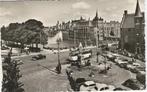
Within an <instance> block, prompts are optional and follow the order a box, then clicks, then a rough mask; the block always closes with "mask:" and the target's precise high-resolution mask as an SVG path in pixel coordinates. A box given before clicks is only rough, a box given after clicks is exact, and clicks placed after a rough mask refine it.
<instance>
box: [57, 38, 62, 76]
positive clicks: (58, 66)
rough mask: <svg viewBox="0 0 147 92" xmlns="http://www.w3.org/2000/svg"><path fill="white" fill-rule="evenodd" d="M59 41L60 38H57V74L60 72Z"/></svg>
mask: <svg viewBox="0 0 147 92" xmlns="http://www.w3.org/2000/svg"><path fill="white" fill-rule="evenodd" d="M60 42H61V39H57V45H58V64H57V67H56V71H57V73H58V74H60V73H61V69H62V67H61V63H60V48H59V45H60Z"/></svg>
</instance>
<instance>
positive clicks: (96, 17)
mask: <svg viewBox="0 0 147 92" xmlns="http://www.w3.org/2000/svg"><path fill="white" fill-rule="evenodd" d="M93 21H98V13H97V11H96V15H95V17H94V19H93Z"/></svg>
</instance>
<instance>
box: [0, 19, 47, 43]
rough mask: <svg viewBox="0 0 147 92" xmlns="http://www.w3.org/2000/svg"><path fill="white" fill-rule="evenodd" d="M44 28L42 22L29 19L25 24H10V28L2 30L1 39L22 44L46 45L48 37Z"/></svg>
mask: <svg viewBox="0 0 147 92" xmlns="http://www.w3.org/2000/svg"><path fill="white" fill-rule="evenodd" d="M43 28H44V26H43V24H42V22H40V21H37V20H35V19H29V20H27V21H26V22H24V23H10V24H9V26H8V27H5V26H3V27H2V28H1V34H2V35H1V37H2V39H3V40H5V41H12V42H19V43H21V44H33V43H36V44H38V43H41V44H46V43H47V35H46V34H45V32H44V31H43Z"/></svg>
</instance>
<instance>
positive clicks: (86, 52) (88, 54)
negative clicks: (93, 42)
mask: <svg viewBox="0 0 147 92" xmlns="http://www.w3.org/2000/svg"><path fill="white" fill-rule="evenodd" d="M79 54H81V57H82V59H84V60H85V59H89V58H91V56H92V50H90V49H83V50H82V51H81V52H80V51H79V50H76V51H71V53H70V54H69V58H68V60H69V61H77V60H78V55H79Z"/></svg>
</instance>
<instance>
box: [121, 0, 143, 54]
mask: <svg viewBox="0 0 147 92" xmlns="http://www.w3.org/2000/svg"><path fill="white" fill-rule="evenodd" d="M144 20H145V19H144V12H141V10H140V6H139V2H138V0H137V4H136V10H135V13H132V14H128V12H127V10H125V11H124V14H123V18H122V21H121V33H120V34H121V39H120V48H121V49H125V50H127V51H129V52H132V53H136V54H143V55H144V53H145V38H144V37H145V33H144V27H145V21H144Z"/></svg>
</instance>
